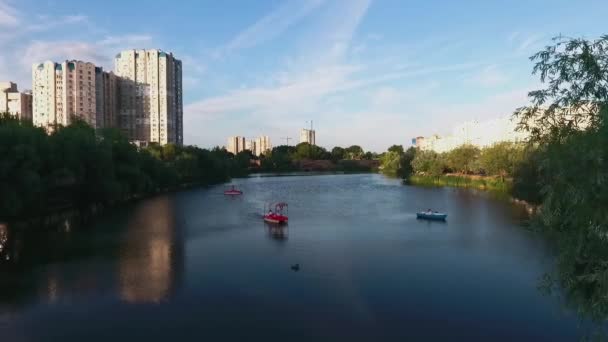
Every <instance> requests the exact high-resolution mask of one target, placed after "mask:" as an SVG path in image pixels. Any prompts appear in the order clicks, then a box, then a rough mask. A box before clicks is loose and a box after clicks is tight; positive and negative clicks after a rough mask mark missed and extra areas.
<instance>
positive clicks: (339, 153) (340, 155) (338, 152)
mask: <svg viewBox="0 0 608 342" xmlns="http://www.w3.org/2000/svg"><path fill="white" fill-rule="evenodd" d="M345 155H346V151H345V150H344V149H343V148H342V147H339V146H336V147H334V148H333V149H332V150H331V160H332V161H333V162H338V161H340V160H342V159H344V158H345Z"/></svg>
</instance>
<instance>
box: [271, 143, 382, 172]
mask: <svg viewBox="0 0 608 342" xmlns="http://www.w3.org/2000/svg"><path fill="white" fill-rule="evenodd" d="M375 157H376V156H375V155H374V154H373V153H371V152H367V153H365V152H364V151H363V149H362V148H361V147H360V146H357V145H353V146H351V147H349V148H346V149H345V148H342V147H339V146H336V147H334V148H333V149H332V150H331V152H329V151H327V150H326V149H324V148H323V147H320V146H316V145H310V144H309V143H300V144H298V145H296V146H295V147H294V146H285V145H282V146H277V147H275V148H273V149H272V151H268V152H267V153H266V154H264V155H263V156H262V157H261V158H260V162H261V169H262V170H263V171H279V172H285V171H295V170H296V169H297V162H299V161H303V160H330V161H332V163H333V164H332V165H333V166H332V169H333V170H336V171H338V170H339V171H346V172H359V171H367V172H369V171H372V169H371V167H370V166H369V165H371V164H369V163H357V161H360V160H373V159H375ZM348 161H353V162H352V163H351V162H348Z"/></svg>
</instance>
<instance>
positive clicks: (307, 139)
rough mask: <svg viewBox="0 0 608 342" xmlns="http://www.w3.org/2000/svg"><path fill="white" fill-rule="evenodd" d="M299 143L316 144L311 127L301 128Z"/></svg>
mask: <svg viewBox="0 0 608 342" xmlns="http://www.w3.org/2000/svg"><path fill="white" fill-rule="evenodd" d="M300 143H309V144H311V145H316V139H315V131H314V130H313V129H306V128H303V129H302V130H301V131H300Z"/></svg>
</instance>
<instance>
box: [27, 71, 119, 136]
mask: <svg viewBox="0 0 608 342" xmlns="http://www.w3.org/2000/svg"><path fill="white" fill-rule="evenodd" d="M113 78H114V76H113V75H112V74H111V73H107V72H104V71H103V70H102V69H101V68H99V67H96V66H95V64H93V63H89V62H83V61H76V60H71V61H65V62H62V63H54V62H50V61H47V62H44V63H40V64H34V65H33V67H32V85H33V97H34V98H33V115H32V117H33V122H34V125H36V126H40V127H44V128H46V129H47V130H51V129H53V127H54V126H55V125H63V126H67V125H69V124H70V123H71V122H72V118H79V119H81V120H83V121H84V122H86V123H87V124H89V125H91V126H92V127H95V128H102V127H107V126H106V125H105V120H106V119H105V117H106V114H107V115H108V116H111V115H113V114H112V113H113V112H114V113H115V110H116V107H115V106H116V104H117V99H116V96H117V94H118V93H117V92H112V91H108V92H104V85H105V83H106V80H110V79H113ZM108 82H109V81H108ZM110 108H112V109H111V110H110Z"/></svg>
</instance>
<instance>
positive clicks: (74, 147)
mask: <svg viewBox="0 0 608 342" xmlns="http://www.w3.org/2000/svg"><path fill="white" fill-rule="evenodd" d="M0 155H2V158H1V159H0V193H2V194H3V195H2V197H0V218H14V217H23V216H32V215H38V214H44V213H46V212H50V211H53V210H56V209H57V208H59V207H67V206H77V207H87V206H90V205H92V204H108V203H113V202H116V201H122V200H125V199H129V198H132V197H134V196H142V195H146V194H150V193H154V192H158V191H162V190H164V189H168V188H173V187H176V186H181V185H186V184H207V183H215V182H221V181H224V180H226V179H228V178H229V177H230V176H235V175H240V174H243V173H245V172H246V168H247V166H248V162H249V160H248V159H247V163H245V162H243V161H242V158H238V157H234V156H232V155H231V154H229V153H228V152H226V151H225V150H220V149H214V150H213V151H208V150H203V149H199V148H197V147H193V146H185V147H181V146H176V145H172V144H168V145H165V146H162V147H161V146H158V145H151V146H150V147H148V148H146V149H141V150H138V149H137V147H135V146H134V145H132V144H130V143H129V141H128V140H127V139H126V137H124V136H123V135H122V134H121V133H120V132H119V131H118V130H114V129H102V130H99V132H97V133H96V132H95V130H94V129H93V128H91V127H89V126H87V125H86V124H85V123H84V122H82V121H79V120H74V121H73V123H72V124H71V125H69V126H67V127H61V126H58V127H57V128H56V129H55V130H54V132H53V133H52V134H50V135H47V134H46V133H45V132H44V130H42V129H41V128H37V127H33V126H32V125H31V124H29V123H25V122H19V120H16V119H14V118H12V117H10V116H8V115H0Z"/></svg>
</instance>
